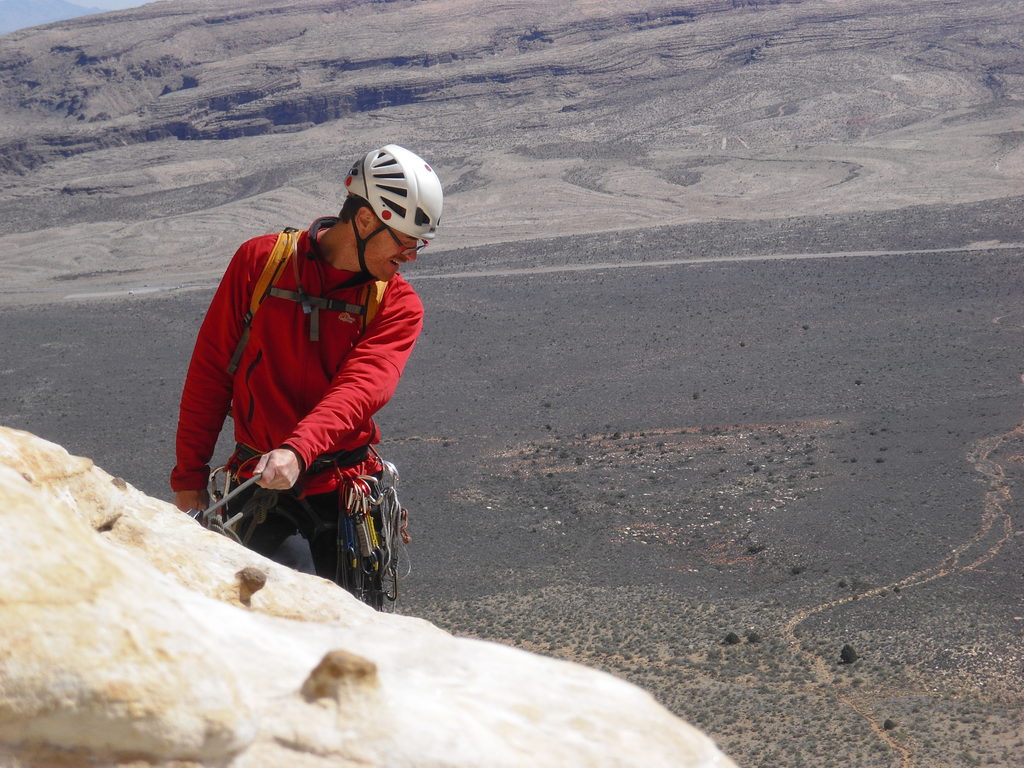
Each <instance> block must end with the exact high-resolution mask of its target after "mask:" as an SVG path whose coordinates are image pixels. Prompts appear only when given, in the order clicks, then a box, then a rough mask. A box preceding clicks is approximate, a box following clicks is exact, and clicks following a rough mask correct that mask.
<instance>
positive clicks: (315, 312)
mask: <svg viewBox="0 0 1024 768" xmlns="http://www.w3.org/2000/svg"><path fill="white" fill-rule="evenodd" d="M270 295H271V296H276V297H277V298H279V299H288V300H289V301H295V302H298V303H299V304H301V305H302V311H303V312H305V313H306V314H307V315H309V340H310V341H319V340H320V310H321V309H329V310H331V311H332V312H347V313H348V314H350V315H356V316H358V317H363V316H364V315H366V306H365V305H362V304H349V303H348V302H347V301H341V300H340V299H325V298H323V297H322V296H310V295H309V294H308V293H306V292H305V291H304V290H302V288H301V287H300V288H299V290H297V291H289V290H286V289H284V288H278V287H277V286H276V285H275V286H274V287H272V288H271V289H270Z"/></svg>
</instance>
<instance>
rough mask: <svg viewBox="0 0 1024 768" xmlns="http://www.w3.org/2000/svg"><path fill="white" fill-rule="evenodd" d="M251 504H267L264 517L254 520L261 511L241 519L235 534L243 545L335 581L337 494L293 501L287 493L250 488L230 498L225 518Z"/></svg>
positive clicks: (255, 505)
mask: <svg viewBox="0 0 1024 768" xmlns="http://www.w3.org/2000/svg"><path fill="white" fill-rule="evenodd" d="M250 502H251V503H252V507H253V508H255V509H259V508H261V507H262V508H266V518H265V519H263V520H262V522H259V520H260V518H261V516H262V515H261V514H260V513H259V512H256V513H255V514H249V515H247V516H246V519H245V520H243V521H242V523H241V524H240V525H239V529H238V533H239V536H240V537H241V539H242V542H243V543H244V544H245V546H247V547H248V548H249V549H251V550H253V551H254V552H259V553H260V554H261V555H264V556H265V557H269V558H270V559H271V560H273V561H274V562H277V563H280V564H281V565H286V566H288V567H289V568H294V569H295V570H297V571H300V572H302V573H313V574H316V575H317V576H320V577H322V578H325V579H330V580H331V581H335V582H337V581H338V513H339V498H338V493H337V492H333V493H321V494H316V495H312V496H306V497H305V498H303V499H298V498H296V497H295V496H294V495H293V494H292V493H290V492H288V491H269V490H267V489H265V488H254V490H253V491H252V492H247V491H246V492H243V493H241V494H240V495H239V497H238V498H237V499H233V500H232V501H231V503H230V504H229V505H228V507H229V510H228V516H231V515H234V514H236V513H238V512H240V511H242V510H243V509H245V507H246V504H249V503H250ZM268 507H269V508H268ZM251 511H252V509H250V512H251Z"/></svg>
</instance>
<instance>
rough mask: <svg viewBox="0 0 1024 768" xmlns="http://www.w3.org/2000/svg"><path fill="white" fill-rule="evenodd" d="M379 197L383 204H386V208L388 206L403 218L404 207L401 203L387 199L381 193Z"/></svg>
mask: <svg viewBox="0 0 1024 768" xmlns="http://www.w3.org/2000/svg"><path fill="white" fill-rule="evenodd" d="M380 199H381V200H382V201H383V203H384V205H386V206H387V207H388V208H390V209H391V210H392V211H394V212H395V213H397V214H398V215H399V216H401V217H402V218H403V219H404V218H405V208H404V207H402V206H401V205H399V204H398V203H396V202H395V201H394V200H388V199H387V198H386V197H384V196H383V195H381V198H380Z"/></svg>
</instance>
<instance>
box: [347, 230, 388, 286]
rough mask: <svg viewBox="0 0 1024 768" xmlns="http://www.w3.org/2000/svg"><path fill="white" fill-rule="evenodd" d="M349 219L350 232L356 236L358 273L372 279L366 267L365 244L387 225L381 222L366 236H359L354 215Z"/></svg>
mask: <svg viewBox="0 0 1024 768" xmlns="http://www.w3.org/2000/svg"><path fill="white" fill-rule="evenodd" d="M351 221H352V234H353V235H355V237H356V253H357V254H358V255H359V271H360V274H363V275H366V277H367V278H369V279H370V280H373V279H374V275H373V273H372V272H370V270H369V269H367V268H366V244H367V243H368V242H370V240H371V239H373V238H374V237H376V236H377V235H379V234H380V233H381V232H383V231H384V230H385V229H387V225H386V224H381V225H380V227H378V228H377V229H375V230H374V231H373V232H371V233H370V234H368V235H367V236H366V237H360V236H359V227H357V226H356V217H355V216H353V217H352V219H351Z"/></svg>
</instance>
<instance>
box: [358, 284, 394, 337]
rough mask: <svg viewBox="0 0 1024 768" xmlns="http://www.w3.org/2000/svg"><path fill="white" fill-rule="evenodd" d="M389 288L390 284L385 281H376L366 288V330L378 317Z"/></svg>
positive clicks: (364, 326) (364, 322) (364, 327)
mask: <svg viewBox="0 0 1024 768" xmlns="http://www.w3.org/2000/svg"><path fill="white" fill-rule="evenodd" d="M387 287H388V284H387V283H386V282H385V281H384V280H374V281H373V282H372V283H370V284H369V285H368V286H367V287H366V315H365V316H364V318H363V329H364V330H365V329H366V327H367V326H368V325H369V324H370V323H371V322H373V318H374V317H376V315H377V310H378V309H379V308H380V302H381V300H382V299H383V298H384V291H385V290H386V289H387Z"/></svg>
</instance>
